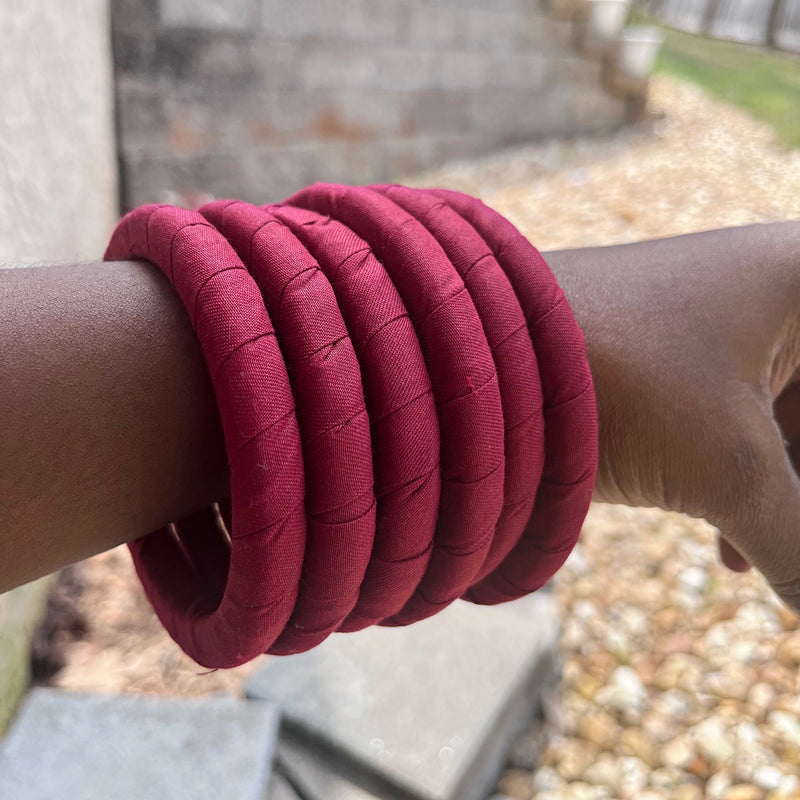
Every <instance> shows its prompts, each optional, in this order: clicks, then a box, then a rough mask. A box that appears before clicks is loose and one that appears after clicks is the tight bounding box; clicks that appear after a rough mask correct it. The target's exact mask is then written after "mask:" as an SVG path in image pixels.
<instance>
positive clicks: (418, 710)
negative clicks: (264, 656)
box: [247, 592, 559, 800]
mask: <svg viewBox="0 0 800 800" xmlns="http://www.w3.org/2000/svg"><path fill="white" fill-rule="evenodd" d="M558 627H559V626H558V610H557V608H556V606H555V603H554V601H553V599H552V598H551V596H550V595H549V593H546V592H540V593H538V594H535V595H532V596H530V597H527V598H523V599H522V600H519V601H516V602H514V603H508V604H505V605H503V606H493V607H485V606H475V605H471V604H469V603H464V602H458V603H455V604H453V605H452V606H451V607H449V608H447V609H446V610H445V611H443V612H441V613H440V614H438V615H436V616H435V617H432V618H430V619H427V620H423V621H422V622H418V623H416V624H415V625H412V626H409V627H407V628H380V627H375V628H369V629H367V630H364V631H360V632H359V633H356V634H344V635H338V636H337V635H335V636H334V637H331V638H330V639H329V640H328V641H326V642H325V643H324V644H322V645H321V646H319V647H317V648H315V649H314V650H312V651H310V652H308V653H303V654H301V655H297V656H290V657H287V658H281V659H272V660H270V661H269V662H267V663H266V664H265V666H264V667H263V668H262V669H261V670H259V671H258V672H256V673H255V675H254V676H253V677H252V678H251V680H250V682H249V684H248V687H247V692H248V694H249V695H250V696H252V697H256V698H269V699H271V700H274V701H275V702H277V703H279V704H280V706H281V707H282V710H283V713H284V724H285V725H287V726H288V729H290V730H292V731H294V732H295V734H296V736H297V737H298V739H299V740H300V741H302V742H304V743H305V744H306V745H307V746H309V747H312V748H313V747H315V746H316V745H315V744H314V743H318V744H319V745H321V746H322V747H323V748H328V749H329V750H330V751H331V752H335V753H337V754H338V756H339V760H340V761H341V763H342V765H344V764H345V763H348V764H349V765H350V767H352V769H353V770H356V772H355V773H354V774H355V775H356V776H358V781H357V782H358V784H359V785H361V786H365V785H367V784H366V781H367V780H373V781H379V782H381V784H382V785H386V786H390V787H393V789H394V791H396V792H405V794H404V795H401V796H402V797H404V798H420V800H479V798H482V797H485V796H486V795H487V794H488V793H489V792H490V790H491V788H492V787H493V786H494V783H495V781H496V779H497V776H498V773H499V771H500V769H501V768H502V765H503V762H504V760H505V754H506V748H507V747H508V746H509V744H510V741H511V739H512V738H513V737H514V736H515V735H516V734H517V733H518V732H519V731H520V730H522V729H523V728H524V727H525V725H527V724H528V723H529V721H530V719H531V717H532V715H533V713H534V711H535V709H536V707H537V705H538V703H539V698H540V694H541V692H542V691H543V690H544V689H545V688H548V685H549V683H550V681H551V680H552V679H553V675H554V663H555V658H554V653H555V646H556V641H557V634H558ZM341 768H342V769H344V768H345V767H344V766H342V767H341Z"/></svg>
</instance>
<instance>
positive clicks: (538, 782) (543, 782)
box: [533, 766, 566, 792]
mask: <svg viewBox="0 0 800 800" xmlns="http://www.w3.org/2000/svg"><path fill="white" fill-rule="evenodd" d="M565 784H566V781H565V780H564V779H563V778H562V777H561V776H560V775H559V774H558V773H557V772H556V771H555V770H554V769H553V768H552V767H550V766H544V767H539V769H537V770H536V772H535V773H534V775H533V788H534V789H535V790H536V791H537V792H546V791H549V790H551V789H561V788H563V787H564V786H565Z"/></svg>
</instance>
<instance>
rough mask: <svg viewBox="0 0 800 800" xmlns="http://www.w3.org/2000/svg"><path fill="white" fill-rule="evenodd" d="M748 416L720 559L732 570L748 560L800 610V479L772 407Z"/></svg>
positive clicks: (735, 456)
mask: <svg viewBox="0 0 800 800" xmlns="http://www.w3.org/2000/svg"><path fill="white" fill-rule="evenodd" d="M758 405H759V408H758V410H757V411H756V409H754V408H752V407H751V408H750V409H749V413H748V414H747V415H746V416H745V417H744V419H746V423H745V424H744V427H745V428H746V429H747V438H746V439H745V441H740V443H739V445H740V446H739V447H736V448H735V452H734V453H732V463H734V464H738V465H739V467H738V469H737V470H735V472H734V473H733V475H735V477H734V480H736V481H737V482H738V483H739V484H740V486H739V487H738V488H739V490H740V491H739V492H738V493H737V495H738V498H739V499H738V500H737V502H736V504H735V508H734V509H732V511H731V512H730V513H726V512H722V513H721V514H720V518H719V520H718V522H717V527H718V528H719V529H720V534H721V538H720V541H719V547H720V555H721V557H722V560H723V562H724V563H725V564H726V565H727V566H729V567H730V568H731V569H735V570H737V571H742V570H743V569H744V568H746V565H747V563H748V562H749V563H750V564H752V565H753V566H755V567H756V568H758V569H759V570H760V572H761V573H762V574H763V575H764V577H765V578H766V579H767V581H769V583H770V585H771V586H772V588H773V589H774V590H775V591H776V592H777V593H778V595H780V597H781V598H782V599H783V600H784V601H785V602H786V603H787V604H788V605H789V606H790V607H791V608H792V609H793V610H794V611H796V612H797V611H800V480H799V479H798V476H797V474H796V473H795V471H794V468H793V466H792V463H791V460H790V458H789V455H788V454H787V452H786V449H785V447H784V442H783V437H782V435H781V432H780V429H779V428H778V426H777V424H776V423H775V421H774V419H773V418H772V408H771V404H770V403H766V402H761V403H759V404H758Z"/></svg>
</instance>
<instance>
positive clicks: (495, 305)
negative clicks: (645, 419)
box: [105, 184, 597, 667]
mask: <svg viewBox="0 0 800 800" xmlns="http://www.w3.org/2000/svg"><path fill="white" fill-rule="evenodd" d="M105 258H106V260H122V259H144V260H147V261H149V262H152V263H153V264H155V265H157V266H158V267H159V268H160V269H161V270H162V271H163V272H164V273H165V275H166V276H167V278H168V279H169V281H170V282H171V284H172V286H173V287H174V289H175V290H176V291H177V293H178V294H179V295H180V298H181V300H182V302H183V305H184V306H185V308H186V311H187V312H188V314H189V318H190V320H191V324H192V326H193V329H194V331H195V333H196V335H197V338H198V340H199V343H200V346H201V349H202V352H203V355H204V358H205V361H206V364H207V367H208V371H209V374H210V377H211V380H212V383H213V387H214V392H215V394H216V400H217V404H218V408H219V415H220V419H221V423H222V429H223V432H224V436H225V443H226V449H227V456H228V463H229V467H230V498H220V500H219V502H218V503H216V504H214V505H213V506H211V507H209V508H207V509H204V510H202V511H199V512H197V513H195V514H192V515H191V516H189V517H187V518H185V519H181V520H178V521H176V522H174V523H172V524H170V525H168V526H166V527H164V528H162V529H160V530H158V531H155V532H153V533H150V534H148V535H147V536H144V537H143V538H141V539H139V540H137V541H135V542H133V543H132V544H131V545H130V548H131V552H132V554H133V558H134V561H135V564H136V569H137V572H138V574H139V577H140V579H141V581H142V584H143V585H144V589H145V592H146V593H147V596H148V598H149V599H150V601H151V603H152V605H153V607H154V609H155V611H156V613H157V614H158V616H159V618H160V620H161V621H162V623H163V624H164V626H165V627H166V628H167V630H168V631H169V633H170V635H171V636H172V637H173V638H174V639H175V641H176V642H177V643H178V644H179V645H180V646H181V647H182V648H183V649H184V650H185V651H186V652H187V653H188V654H189V655H190V656H191V657H192V658H193V659H194V660H195V661H197V662H198V663H199V664H202V665H204V666H207V667H233V666H236V665H238V664H242V663H244V662H245V661H248V660H250V659H252V658H254V657H255V656H257V655H259V654H260V653H264V652H269V653H275V654H289V653H298V652H301V651H304V650H308V649H309V648H311V647H314V646H315V645H317V644H319V643H320V642H322V641H323V640H324V639H325V638H327V637H328V636H329V635H330V634H331V633H333V632H335V631H356V630H360V629H362V628H365V627H367V626H368V625H374V624H379V625H389V626H393V625H407V624H409V623H411V622H414V621H416V620H420V619H423V618H425V617H429V616H431V615H432V614H435V613H436V612H437V611H440V610H441V609H443V608H445V607H446V606H447V605H448V604H450V603H452V602H453V601H454V600H456V599H458V598H464V599H466V600H470V601H472V602H474V603H482V604H493V603H501V602H504V601H506V600H512V599H514V598H518V597H521V596H522V595H525V594H527V593H530V592H533V591H535V590H536V589H538V588H540V587H541V586H543V585H544V584H545V583H546V581H547V580H549V578H550V577H551V576H552V575H553V574H554V573H555V572H556V570H557V569H558V568H559V567H560V566H561V565H562V564H563V562H564V561H565V559H566V557H567V555H568V554H569V552H570V550H571V549H572V548H573V546H574V545H575V543H576V541H577V539H578V534H579V532H580V528H581V525H582V523H583V520H584V518H585V516H586V513H587V510H588V506H589V501H590V499H591V495H592V490H593V487H594V481H595V475H596V472H597V415H596V410H595V397H594V389H593V385H592V379H591V374H590V372H589V367H588V364H587V361H586V352H585V342H584V338H583V334H582V332H581V330H580V328H579V327H578V325H577V323H576V321H575V318H574V316H573V314H572V311H571V310H570V307H569V304H568V303H567V300H566V298H565V296H564V293H563V292H562V290H561V289H560V287H559V286H558V284H557V282H556V280H555V278H554V277H553V274H552V273H551V271H550V269H549V268H548V266H547V264H546V263H545V261H544V259H543V258H542V256H541V255H540V253H539V252H538V251H537V250H536V249H535V248H534V247H533V246H532V245H531V244H530V243H529V242H528V241H527V240H526V239H525V237H524V236H522V234H520V233H519V231H517V230H516V228H514V226H513V225H511V223H509V222H508V221H507V220H506V219H504V218H503V217H502V216H500V215H499V214H497V213H496V212H494V211H492V210H491V209H490V208H488V207H487V206H485V205H484V204H483V203H481V202H480V201H479V200H476V199H474V198H472V197H469V196H468V195H465V194H460V193H458V192H453V191H446V190H441V189H426V190H421V189H409V188H406V187H403V186H398V185H375V186H369V187H351V186H341V185H333V184H315V185H313V186H311V187H309V188H307V189H304V190H302V191H300V192H298V193H297V194H295V195H294V196H293V197H290V198H289V199H288V200H286V201H285V202H284V203H281V204H279V205H271V206H261V207H259V206H254V205H250V204H248V203H244V202H239V201H233V200H225V201H219V202H213V203H209V204H208V205H206V206H203V207H202V208H200V209H199V210H198V211H187V210H184V209H180V208H175V207H172V206H166V205H150V206H143V207H141V208H137V209H135V210H134V211H132V212H130V213H129V214H128V215H127V216H125V217H124V218H123V219H122V221H121V222H120V223H119V225H118V226H117V228H116V230H115V232H114V235H113V237H112V239H111V243H110V244H109V247H108V250H107V252H106V255H105Z"/></svg>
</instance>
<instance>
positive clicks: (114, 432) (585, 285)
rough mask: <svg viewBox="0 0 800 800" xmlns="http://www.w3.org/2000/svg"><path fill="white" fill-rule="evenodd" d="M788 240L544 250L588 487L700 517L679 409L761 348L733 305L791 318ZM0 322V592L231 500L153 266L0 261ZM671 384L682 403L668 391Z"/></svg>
mask: <svg viewBox="0 0 800 800" xmlns="http://www.w3.org/2000/svg"><path fill="white" fill-rule="evenodd" d="M798 241H800V231H799V230H798V225H797V224H793V223H785V224H778V225H770V226H753V227H750V228H741V229H730V230H724V231H712V232H709V233H704V234H697V235H694V236H686V237H678V238H675V239H665V240H659V241H654V242H642V243H637V244H633V245H621V246H618V247H608V248H592V249H586V250H571V251H560V252H554V253H547V254H546V258H547V260H548V263H549V264H550V266H551V267H552V269H553V271H554V273H555V274H556V277H557V278H558V280H559V282H560V283H561V285H562V287H563V288H564V291H565V293H566V295H567V298H568V300H569V301H570V304H571V306H572V309H573V311H574V313H575V316H576V319H577V321H578V323H579V325H580V326H581V327H582V328H583V330H584V333H585V336H586V340H587V350H588V356H589V364H590V367H591V369H592V373H593V376H594V379H595V387H596V392H597V404H598V413H599V419H600V456H601V464H600V472H599V475H598V487H599V492H598V497H600V498H602V499H607V500H617V501H622V502H641V503H643V504H648V505H664V506H666V507H677V506H679V505H680V504H681V503H683V510H691V511H695V510H696V509H695V507H694V505H693V504H692V503H693V502H694V501H692V503H690V502H689V501H688V500H686V498H683V497H677V498H673V497H668V496H666V495H664V491H665V487H666V490H668V491H672V492H674V489H673V488H672V486H671V485H670V483H669V481H668V480H665V478H664V477H663V475H662V472H661V471H662V470H663V469H664V464H663V463H662V462H663V461H664V460H665V459H666V460H667V461H668V462H669V463H668V465H667V466H670V465H671V464H673V463H674V464H675V465H677V466H676V469H678V471H679V472H680V474H685V473H687V472H691V471H692V470H694V471H699V472H698V474H700V473H705V472H706V471H707V469H708V468H707V465H706V463H705V462H703V461H702V460H700V459H697V458H696V457H694V455H693V453H694V451H693V449H692V448H693V447H694V446H695V445H696V444H697V442H698V437H699V436H703V435H705V433H704V431H703V430H702V429H701V430H700V431H699V432H695V433H694V434H692V435H687V436H684V437H680V436H677V435H676V434H677V433H678V432H680V431H683V430H684V429H685V428H686V427H687V426H686V425H685V424H684V421H682V420H680V419H678V420H676V419H673V416H674V415H675V412H680V411H681V409H683V408H685V407H686V405H687V403H692V402H695V400H696V399H697V398H698V397H700V396H701V395H700V393H699V389H697V388H696V387H695V386H694V384H693V381H694V378H693V377H691V376H694V375H697V376H703V375H709V374H710V369H711V367H713V366H715V365H716V364H717V363H718V362H714V363H713V364H710V365H709V364H708V363H707V362H708V360H709V356H708V352H710V350H709V348H710V347H711V345H712V344H713V343H715V342H716V345H715V346H717V345H720V343H722V344H724V345H725V347H727V348H728V351H724V350H723V352H732V351H731V350H730V348H734V349H735V351H736V352H740V353H744V352H745V351H747V350H749V349H753V350H755V349H757V348H758V347H760V346H761V342H760V336H761V333H760V332H761V331H762V329H764V326H758V325H754V326H750V327H746V326H743V325H742V320H743V319H744V315H748V314H749V315H750V316H756V317H757V316H759V315H762V316H764V317H765V318H770V317H774V318H776V319H777V318H778V317H780V316H781V315H784V314H785V311H784V309H782V308H778V306H777V304H776V302H774V301H773V299H772V298H773V297H779V298H780V301H779V302H780V303H781V304H783V305H787V304H791V303H793V302H794V296H795V295H794V293H792V292H790V291H789V284H790V282H791V280H793V276H794V275H796V274H797V272H798V270H800V264H798V263H797V255H796V253H797V242H798ZM764 275H769V276H771V277H770V282H769V283H770V286H771V287H772V289H773V291H771V292H770V293H769V294H765V293H764V292H763V291H761V292H759V285H760V283H762V282H763V280H764V278H763V276H764ZM782 281H785V282H786V284H787V285H786V287H785V288H784V287H783V286H782V285H781V282H782ZM750 283H752V286H751V287H750V286H749V284H750ZM743 284H748V285H747V286H743ZM700 295H703V299H701V300H698V297H699V296H700ZM742 296H744V297H747V298H748V302H747V303H744V302H743V301H742V300H741V297H742ZM759 304H760V305H762V306H765V307H764V308H760V307H759ZM0 320H2V333H1V334H0V409H1V410H0V419H2V436H0V509H1V510H2V520H3V525H2V529H1V530H0V591H5V590H7V589H10V588H12V587H13V586H16V585H19V584H21V583H24V582H26V581H28V580H31V579H33V578H35V577H38V576H40V575H43V574H46V573H48V572H51V571H53V570H55V569H57V568H59V567H61V566H63V565H65V564H68V563H71V562H74V561H76V560H78V559H81V558H84V557H86V556H89V555H91V554H94V553H97V552H100V551H102V550H105V549H108V548H110V547H112V546H114V545H116V544H119V543H121V542H125V541H129V540H132V539H134V538H137V537H139V536H142V535H144V534H146V533H148V532H149V531H151V530H155V529H156V528H158V527H159V526H161V525H163V524H165V523H167V522H169V521H172V520H177V519H180V518H181V517H183V516H185V515H186V514H189V513H191V512H192V511H194V510H197V509H199V508H201V507H203V506H205V505H208V504H209V503H210V502H212V501H214V500H215V499H218V498H220V497H223V496H225V495H227V493H228V475H227V469H226V457H225V452H224V444H223V439H222V434H221V430H220V422H219V417H218V413H217V410H216V404H215V399H214V395H213V392H212V390H211V385H210V380H209V378H208V374H207V370H206V367H205V364H204V361H203V357H202V354H201V352H200V349H199V346H198V343H197V341H196V339H195V336H194V334H193V332H192V330H191V327H190V324H189V320H188V317H187V315H186V313H185V311H184V309H183V307H182V306H181V303H180V301H179V300H178V298H177V295H176V294H175V292H174V291H173V290H172V289H171V287H170V286H169V284H168V282H167V281H166V280H165V279H164V277H163V276H162V275H161V273H160V272H159V271H158V270H157V269H156V268H155V267H152V266H150V265H148V264H144V263H136V262H115V263H99V264H89V265H77V266H63V267H41V268H35V269H16V270H15V269H12V270H0ZM726 326H728V327H730V330H726ZM740 328H741V329H743V330H746V331H750V329H751V328H752V329H753V330H754V331H756V333H755V334H751V333H749V332H748V333H747V335H746V336H743V335H742V334H741V333H740ZM720 346H721V345H720ZM754 363H755V362H754ZM672 369H674V370H675V374H674V376H671V377H670V376H668V380H666V381H664V380H660V381H659V382H656V381H654V380H651V378H653V377H654V376H657V377H659V379H663V377H664V375H665V374H666V373H668V372H669V371H670V370H672ZM687 376H689V377H687ZM665 386H667V387H669V391H673V389H674V392H673V393H674V394H675V396H676V397H678V396H679V394H678V393H679V392H680V391H682V392H683V393H684V398H683V400H682V401H681V402H670V401H668V400H664V398H663V395H664V387H665ZM710 386H711V390H712V391H719V393H720V396H719V398H715V397H713V396H712V397H710V398H709V408H710V409H711V411H709V412H708V414H706V415H703V414H697V415H695V416H694V417H691V420H692V421H693V422H697V424H698V425H700V424H701V423H703V422H704V421H710V420H711V414H715V413H718V411H719V413H721V410H723V409H724V407H725V405H726V404H729V399H726V397H725V392H726V391H728V389H729V386H730V382H727V383H726V382H725V381H722V380H720V381H718V382H717V383H716V384H715V383H714V382H713V381H712V382H711V383H710ZM648 393H649V394H648ZM651 395H652V396H651ZM652 408H663V409H664V410H663V413H660V414H657V415H654V414H653V413H652V412H651V411H648V409H652ZM787 419H788V414H787ZM684 450H685V451H686V452H685V453H684ZM629 462H630V463H629ZM651 471H652V472H653V473H654V474H653V475H651V474H650V472H651ZM695 483H697V481H695ZM621 484H624V485H621ZM699 485H700V484H699V483H698V486H699ZM652 486H658V487H661V489H660V490H659V491H661V492H662V494H660V495H658V496H657V494H658V493H657V492H656V493H654V491H653V489H652ZM720 491H721V490H720ZM723 500H724V498H723ZM725 503H727V500H725V502H724V503H723V505H724V504H725ZM699 510H700V511H702V510H703V509H699Z"/></svg>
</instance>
